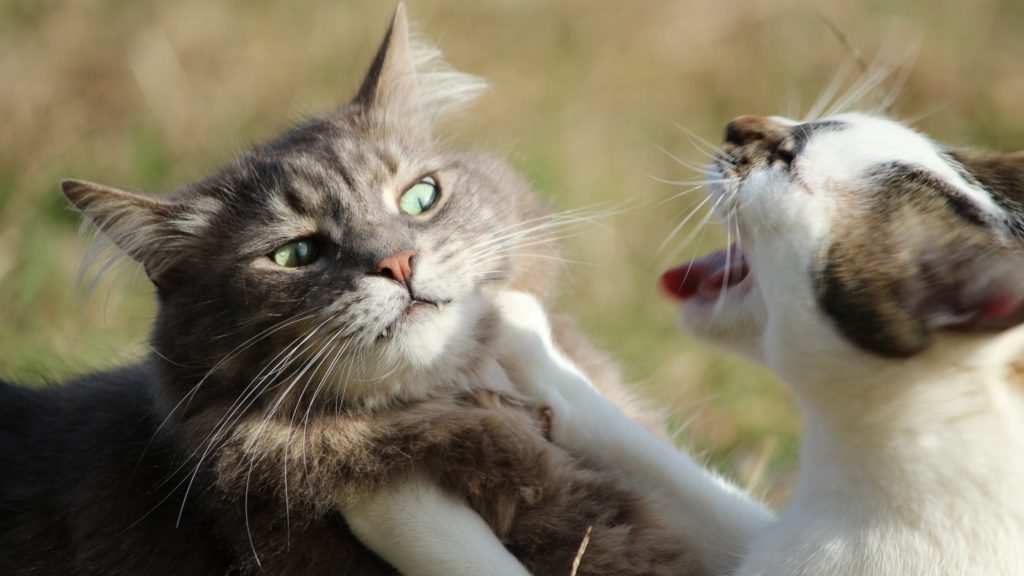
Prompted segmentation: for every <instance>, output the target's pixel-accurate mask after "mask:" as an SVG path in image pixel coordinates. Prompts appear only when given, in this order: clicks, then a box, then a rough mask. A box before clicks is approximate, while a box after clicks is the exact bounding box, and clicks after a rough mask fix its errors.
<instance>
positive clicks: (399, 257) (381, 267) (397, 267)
mask: <svg viewBox="0 0 1024 576" xmlns="http://www.w3.org/2000/svg"><path fill="white" fill-rule="evenodd" d="M415 255H416V251H415V250H402V251H401V252H399V253H397V254H394V255H392V256H388V257H387V258H385V259H383V260H381V261H380V263H379V264H377V269H376V270H374V271H373V273H374V274H378V275H380V276H383V277H385V278H390V279H392V280H394V281H395V282H398V283H399V284H403V285H405V286H408V285H409V280H410V279H412V257H413V256H415Z"/></svg>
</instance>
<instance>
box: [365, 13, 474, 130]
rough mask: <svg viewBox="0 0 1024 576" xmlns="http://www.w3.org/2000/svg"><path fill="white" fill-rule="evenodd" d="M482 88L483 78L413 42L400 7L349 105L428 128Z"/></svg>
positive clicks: (414, 40)
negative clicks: (453, 66)
mask: <svg viewBox="0 0 1024 576" xmlns="http://www.w3.org/2000/svg"><path fill="white" fill-rule="evenodd" d="M486 88H487V83H486V82H484V81H483V79H481V78H477V77H476V76H471V75H469V74H463V73H461V72H458V71H456V70H454V69H453V68H451V67H450V66H449V65H448V64H447V63H445V62H444V61H443V60H442V58H441V53H440V51H439V50H437V49H436V48H434V47H432V46H429V45H427V44H425V43H423V42H422V41H419V40H417V39H416V38H414V37H413V35H412V34H411V33H410V31H409V21H408V19H407V18H406V15H405V5H404V4H399V5H398V8H397V9H396V10H395V16H394V18H392V20H391V25H390V26H389V27H388V31H387V33H386V34H385V35H384V41H383V42H382V43H381V45H380V48H379V49H378V50H377V55H376V57H375V58H374V59H373V63H372V64H371V65H370V70H369V71H368V72H367V73H366V77H365V78H364V79H363V84H362V86H361V87H360V88H359V92H358V93H357V94H356V97H355V99H354V100H353V104H356V105H359V106H362V107H365V108H367V109H371V110H374V111H377V112H382V113H383V114H385V115H386V116H389V117H391V116H397V117H399V118H403V119H405V120H411V121H425V122H426V123H427V124H428V125H429V124H430V123H432V122H433V121H436V120H437V119H439V118H440V117H442V116H444V115H447V114H448V113H450V112H453V111H455V110H457V109H459V108H461V107H463V106H464V105H466V104H468V103H469V102H471V101H472V100H474V99H475V98H476V97H477V96H478V95H479V94H480V93H481V92H483V91H484V90H486Z"/></svg>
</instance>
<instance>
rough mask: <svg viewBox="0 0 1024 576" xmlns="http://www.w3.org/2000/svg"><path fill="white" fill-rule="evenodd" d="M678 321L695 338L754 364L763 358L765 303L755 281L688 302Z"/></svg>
mask: <svg viewBox="0 0 1024 576" xmlns="http://www.w3.org/2000/svg"><path fill="white" fill-rule="evenodd" d="M679 319H680V321H681V322H682V324H683V326H684V327H685V328H686V329H687V330H689V331H690V332H692V333H693V334H694V335H696V336H698V337H700V338H701V339H703V340H707V341H709V342H712V343H714V344H716V345H718V346H722V347H724V348H728V349H730V350H733V351H735V352H739V353H740V354H743V355H744V356H748V357H750V358H753V359H755V360H759V359H760V357H761V353H760V349H761V336H762V334H763V333H764V327H765V313H764V301H763V300H762V298H761V294H760V291H759V290H758V289H757V286H756V283H755V281H754V279H753V278H752V277H748V278H746V279H744V281H743V282H741V283H740V284H737V285H734V286H731V287H729V288H728V289H726V290H724V291H722V292H721V293H719V294H715V295H712V294H707V295H700V296H697V297H694V298H690V299H688V300H687V301H686V302H684V303H683V304H682V305H681V306H680V308H679Z"/></svg>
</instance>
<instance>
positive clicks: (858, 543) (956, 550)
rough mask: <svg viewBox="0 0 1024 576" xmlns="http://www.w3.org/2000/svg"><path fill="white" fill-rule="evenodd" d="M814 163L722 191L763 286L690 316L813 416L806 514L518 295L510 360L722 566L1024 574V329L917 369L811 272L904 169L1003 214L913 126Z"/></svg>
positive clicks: (927, 360) (965, 344)
mask: <svg viewBox="0 0 1024 576" xmlns="http://www.w3.org/2000/svg"><path fill="white" fill-rule="evenodd" d="M837 119H839V120H842V121H844V122H847V123H848V125H849V126H848V127H847V128H846V129H845V130H842V131H836V132H830V131H823V132H821V133H816V134H815V135H814V136H812V139H811V141H810V142H808V144H807V146H806V148H805V150H804V152H803V153H802V154H801V155H800V156H799V157H798V158H797V160H796V166H797V167H798V173H799V178H792V179H791V178H790V177H789V175H788V173H787V172H786V171H785V170H784V169H783V168H782V167H780V166H774V167H769V168H764V169H760V170H758V171H755V172H753V173H751V174H749V175H748V176H747V177H746V178H745V179H744V180H743V181H742V182H740V183H731V184H724V185H722V184H718V185H715V186H713V187H712V194H715V195H720V196H721V195H724V196H726V198H724V200H725V201H724V202H722V203H721V206H722V211H723V212H726V213H727V212H730V211H732V210H735V211H736V212H735V214H736V216H737V225H738V226H739V229H740V231H741V232H742V237H743V239H744V246H743V249H744V252H745V253H746V255H747V258H748V264H749V265H750V266H751V268H752V270H753V275H752V277H750V278H748V279H746V280H744V282H743V283H742V284H741V285H740V286H738V287H736V288H733V289H731V290H729V291H727V292H726V293H724V294H723V298H722V300H721V301H715V300H713V299H712V300H700V299H692V300H691V301H690V302H688V303H687V304H685V305H684V306H683V308H682V316H683V320H684V322H685V323H686V324H687V325H688V326H690V327H691V328H692V329H693V330H695V331H696V332H698V333H700V334H702V335H705V336H709V337H711V338H713V339H715V340H718V341H720V342H723V343H726V344H728V345H730V346H733V347H735V348H736V349H738V350H740V351H742V352H744V353H746V354H748V355H750V356H751V357H753V358H756V359H759V360H760V361H762V362H764V363H765V364H767V365H768V366H770V367H771V368H772V369H773V370H774V371H775V372H776V373H777V374H778V375H779V376H780V377H781V378H782V379H783V380H785V381H786V383H787V384H789V385H790V386H791V387H792V388H793V389H794V391H795V392H796V394H797V396H798V399H799V402H800V405H801V408H802V409H803V412H804V417H805V428H806V430H805V434H804V439H803V442H802V449H801V457H802V461H803V463H802V469H801V473H800V479H799V485H798V488H797V490H796V492H795V494H794V496H793V500H792V502H791V503H790V505H789V507H788V508H787V509H786V510H785V511H784V512H783V513H782V514H781V515H780V516H779V518H778V519H777V520H775V521H773V520H772V517H771V515H770V514H769V513H768V512H767V511H765V509H764V508H762V507H760V506H758V505H757V504H755V503H753V502H751V501H750V500H749V499H748V498H747V497H746V496H745V495H743V494H742V493H740V492H739V491H738V490H736V489H735V488H734V487H732V486H730V485H729V484H727V483H726V482H724V481H722V480H721V479H718V478H715V477H714V476H712V475H711V474H709V473H708V472H706V471H705V470H703V469H702V468H700V467H699V466H698V465H697V464H695V463H694V462H693V461H692V460H691V459H690V458H689V457H688V456H686V455H685V454H680V453H678V452H676V451H675V450H674V449H673V448H672V447H671V446H668V445H667V444H665V443H663V442H662V441H660V440H658V439H655V438H653V437H652V436H650V435H649V434H647V433H646V432H645V431H644V430H643V429H642V428H641V427H639V426H638V425H636V424H635V423H633V422H631V421H630V420H629V419H628V418H626V417H625V416H624V415H622V413H621V412H619V411H618V410H617V409H616V408H615V407H614V406H612V405H611V404H610V403H609V402H607V401H606V400H605V399H604V398H602V397H601V396H600V395H599V394H598V393H597V392H596V391H595V390H594V389H593V388H592V387H590V386H589V385H588V384H587V382H586V379H585V377H584V376H583V375H582V374H581V373H580V371H579V370H576V369H575V368H574V367H572V365H571V364H570V363H569V362H568V361H567V360H566V359H565V357H564V356H563V355H562V354H560V353H559V351H558V350H557V349H556V348H555V347H554V345H553V343H552V342H551V340H550V337H549V336H547V334H548V330H549V329H548V327H547V323H546V320H545V318H544V315H543V310H541V309H540V307H539V305H537V304H536V302H532V303H531V302H530V299H529V297H526V296H523V295H513V296H511V297H507V298H505V299H504V301H503V302H504V303H503V304H502V307H503V309H504V310H505V314H504V317H505V318H506V320H507V322H508V324H509V326H511V327H512V329H510V330H509V334H510V335H511V336H509V341H510V342H511V343H513V344H514V345H510V346H508V350H509V351H510V354H511V355H512V356H513V357H514V359H516V361H518V362H519V363H520V364H521V365H522V366H523V368H522V371H523V374H525V375H526V376H527V378H525V380H526V382H527V384H528V385H527V387H526V388H527V392H529V393H530V394H532V395H533V396H535V397H536V398H537V399H538V401H540V402H544V403H547V404H549V405H551V406H552V408H553V411H554V425H553V429H552V434H553V438H554V440H555V441H556V442H557V443H559V444H561V445H563V446H565V447H566V448H567V449H569V450H571V451H573V452H575V453H577V454H579V455H581V456H583V457H584V458H587V459H590V460H594V461H598V462H600V463H602V464H604V465H608V466H616V467H619V468H621V469H622V470H624V471H626V472H627V475H628V476H629V477H630V478H632V479H633V480H634V481H635V482H636V483H637V485H638V486H640V487H641V488H643V489H647V490H649V491H651V492H652V493H658V494H661V495H662V496H664V497H666V498H668V500H669V502H670V503H671V504H670V509H671V510H672V511H673V513H674V514H675V515H676V517H677V519H678V522H679V526H680V530H681V536H682V537H685V538H686V539H687V540H688V541H689V542H690V543H691V544H692V545H693V546H694V547H695V548H696V550H697V551H698V552H699V553H700V554H701V556H702V558H703V559H704V561H705V564H706V565H707V566H708V567H709V568H710V569H711V571H712V573H719V574H722V573H733V574H737V575H739V576H782V575H786V576H791V575H796V576H803V575H807V576H810V575H814V576H819V575H844V576H846V575H852V576H859V575H863V576H868V575H871V576H875V575H883V576H884V575H889V574H891V575H894V576H896V575H908V574H915V575H919V574H923V575H950V576H953V575H968V574H970V575H974V574H978V575H981V574H984V575H1006V576H1009V575H1018V574H1024V494H1022V492H1021V487H1022V486H1024V397H1022V396H1024V391H1022V390H1021V389H1020V388H1019V386H1020V384H1019V383H1017V384H1015V383H1014V380H1013V377H1016V378H1022V377H1024V375H1020V374H1017V375H1013V374H1011V372H1012V370H1014V368H1013V367H1012V363H1013V362H1014V361H1015V360H1017V359H1019V358H1022V357H1024V327H1018V328H1015V329H1012V330H1009V331H1006V332H1003V333H1001V334H999V335H995V336H993V335H991V334H990V335H952V334H939V335H937V336H936V338H935V340H934V343H933V344H932V345H931V346H930V347H929V348H928V349H927V350H925V351H924V352H922V353H920V354H918V355H916V356H914V357H912V358H910V359H887V358H882V357H879V356H875V355H872V354H869V353H867V352H864V351H862V350H861V349H859V348H857V347H855V346H854V345H852V344H851V343H849V342H848V341H847V340H845V339H844V338H843V337H842V336H841V335H840V334H839V333H838V332H837V331H836V329H835V328H834V326H833V325H832V324H831V322H830V320H829V319H828V318H826V317H825V315H824V314H823V313H822V311H821V310H820V309H819V308H818V306H817V301H816V298H815V294H814V290H813V286H812V280H811V275H810V264H811V263H812V262H814V261H816V259H817V258H818V257H819V256H820V255H821V253H822V251H823V250H824V249H825V248H826V247H827V246H828V242H829V234H830V231H831V228H832V223H833V222H834V221H836V219H838V218H843V217H844V211H845V210H846V209H848V208H850V207H851V206H853V205H854V203H856V202H859V201H860V198H859V197H858V196H857V194H856V190H857V189H858V187H859V186H860V185H861V184H863V180H862V179H863V178H865V172H866V171H867V170H868V169H869V168H870V167H871V166H872V165H873V164H875V163H878V162H890V161H901V162H905V163H908V164H912V165H915V166H917V167H919V168H923V169H925V170H927V171H929V172H931V173H932V174H933V175H934V176H936V177H938V178H940V179H942V180H943V181H945V182H946V183H947V184H948V185H950V186H952V187H953V188H955V189H956V190H958V191H959V192H960V193H962V194H963V195H964V197H965V198H966V199H968V200H969V201H971V202H972V203H973V204H974V205H975V206H976V207H977V208H978V209H979V210H981V211H982V212H984V213H987V214H989V215H990V216H991V217H992V218H993V220H994V221H996V222H998V221H1001V220H1003V219H1004V218H1005V216H1004V215H1003V214H1002V213H1001V212H1000V211H999V209H998V207H997V205H996V204H995V202H994V201H993V199H992V198H991V197H990V196H988V193H987V192H986V191H985V190H983V189H982V188H980V187H977V186H976V185H975V184H974V183H972V182H968V181H966V180H965V179H964V178H962V177H961V176H960V175H959V174H957V173H956V171H955V170H953V169H952V168H951V167H950V166H949V165H948V164H947V163H946V162H945V161H944V159H943V157H942V155H941V151H940V150H939V149H938V147H937V146H935V145H934V144H933V143H931V141H929V140H928V139H927V138H925V137H923V136H921V135H919V134H917V133H915V132H913V131H912V130H910V129H908V128H906V127H905V126H902V125H900V124H898V123H896V122H892V121H889V120H886V119H883V118H877V117H870V116H865V115H854V114H848V115H843V116H841V117H839V118H837Z"/></svg>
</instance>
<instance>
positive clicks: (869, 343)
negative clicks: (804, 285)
mask: <svg viewBox="0 0 1024 576" xmlns="http://www.w3.org/2000/svg"><path fill="white" fill-rule="evenodd" d="M949 236H950V237H949V238H946V239H942V238H935V237H930V238H931V239H932V240H933V242H927V241H922V242H921V243H920V244H918V245H912V244H910V243H904V244H900V246H901V248H900V249H899V250H888V249H887V248H886V247H885V246H884V245H879V246H874V247H861V246H857V247H848V246H843V245H842V244H841V243H835V244H833V246H832V247H831V248H830V250H829V259H828V264H827V265H826V266H825V268H824V269H823V270H822V271H821V273H820V274H819V276H818V278H817V285H818V301H819V304H820V305H821V307H822V309H823V310H824V311H825V312H826V313H827V314H828V315H829V316H830V317H831V318H832V319H833V321H834V323H835V326H836V328H837V329H839V331H840V332H842V333H843V334H844V335H845V336H846V337H847V338H848V339H850V340H851V341H852V342H853V343H855V344H856V345H858V346H859V347H861V348H864V349H866V350H869V351H871V352H874V353H876V354H880V355H883V356H889V357H907V356H913V355H915V354H917V353H919V352H921V351H923V350H924V349H926V348H927V347H929V346H930V345H931V344H932V342H933V341H934V339H935V338H936V337H937V336H939V335H941V334H942V333H945V332H988V333H995V332H999V331H1002V330H1006V329H1008V328H1012V327H1014V326H1017V325H1018V324H1021V323H1024V255H1021V254H1020V253H1019V250H1015V249H1011V248H1009V247H1006V246H1001V245H999V244H997V243H996V242H994V241H992V240H991V238H988V237H986V236H985V235H970V236H965V235H959V236H958V235H956V234H955V233H950V235H949ZM925 237H926V236H923V235H922V236H921V238H925ZM878 255H882V256H883V257H880V258H875V257H873V256H878Z"/></svg>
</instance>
